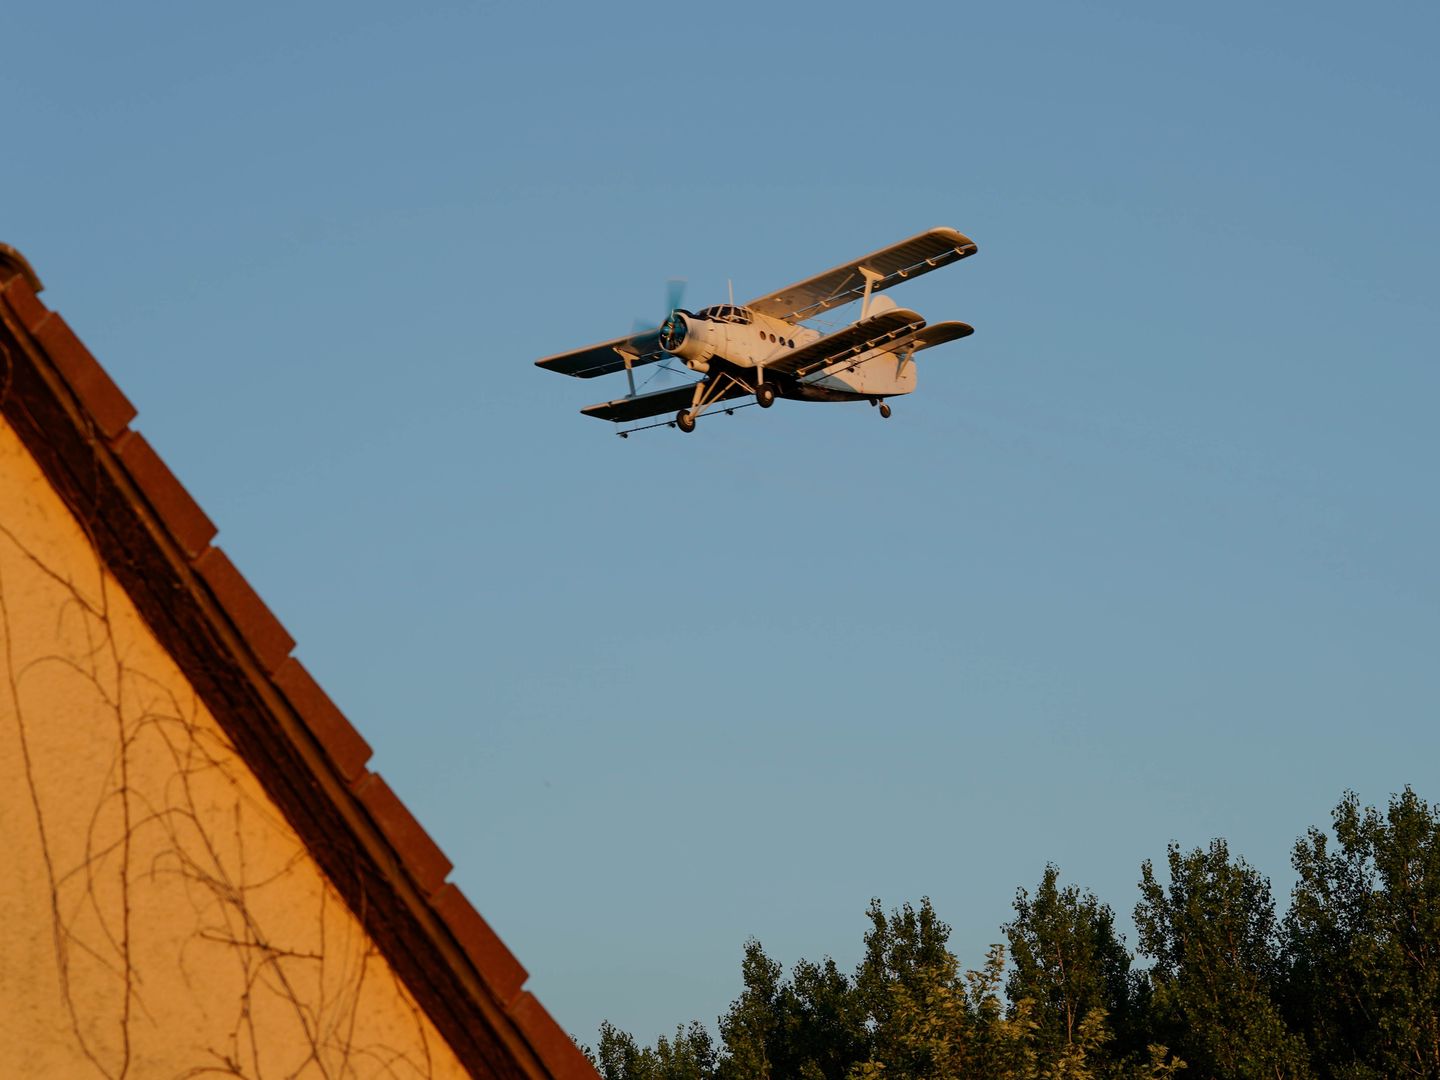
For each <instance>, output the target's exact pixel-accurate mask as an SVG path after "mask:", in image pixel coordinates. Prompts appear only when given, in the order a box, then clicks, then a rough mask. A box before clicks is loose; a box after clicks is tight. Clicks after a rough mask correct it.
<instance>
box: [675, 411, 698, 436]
mask: <svg viewBox="0 0 1440 1080" xmlns="http://www.w3.org/2000/svg"><path fill="white" fill-rule="evenodd" d="M675 426H676V427H678V428H679V429H680V430H681V431H686V432H689V431H694V430H695V417H693V416H691V415H690V413H689V412H688V411H687V410H685V409H681V410H680V411H679V412H677V413H676V414H675Z"/></svg>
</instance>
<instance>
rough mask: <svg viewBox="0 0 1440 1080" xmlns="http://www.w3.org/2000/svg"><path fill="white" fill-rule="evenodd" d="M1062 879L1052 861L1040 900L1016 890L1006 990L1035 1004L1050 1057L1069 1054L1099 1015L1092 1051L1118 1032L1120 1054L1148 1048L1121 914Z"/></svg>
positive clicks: (1008, 929) (1090, 1034)
mask: <svg viewBox="0 0 1440 1080" xmlns="http://www.w3.org/2000/svg"><path fill="white" fill-rule="evenodd" d="M1059 877H1060V872H1059V870H1057V869H1056V868H1055V866H1054V865H1048V866H1046V867H1045V874H1044V876H1043V877H1042V878H1041V879H1040V886H1039V888H1037V889H1036V890H1035V897H1034V899H1033V900H1032V899H1031V897H1030V895H1029V894H1028V893H1027V892H1026V891H1025V890H1024V889H1019V890H1017V892H1016V894H1015V919H1014V920H1013V921H1012V922H1009V923H1006V924H1005V926H1004V927H1003V929H1004V931H1005V936H1006V937H1007V938H1008V939H1009V941H1010V955H1011V957H1012V958H1013V962H1014V967H1013V968H1012V969H1011V972H1010V977H1009V979H1008V980H1007V982H1006V985H1005V991H1006V994H1007V995H1008V996H1009V998H1010V1000H1011V1002H1014V1003H1018V1002H1021V1001H1026V1000H1028V1001H1030V1002H1032V1003H1033V1007H1034V1012H1033V1018H1034V1023H1035V1038H1036V1043H1037V1045H1038V1048H1039V1050H1040V1053H1041V1056H1042V1059H1043V1060H1045V1061H1058V1060H1059V1059H1060V1057H1061V1056H1062V1055H1063V1054H1066V1053H1069V1052H1070V1051H1071V1049H1072V1048H1073V1047H1075V1046H1076V1044H1077V1042H1079V1041H1080V1039H1081V1032H1082V1028H1084V1026H1085V1021H1086V1018H1087V1017H1089V1016H1091V1015H1094V1014H1098V1015H1099V1019H1098V1020H1097V1021H1096V1022H1095V1023H1092V1024H1091V1025H1090V1027H1089V1029H1088V1031H1087V1033H1086V1036H1087V1038H1088V1039H1089V1041H1090V1049H1089V1051H1087V1052H1088V1053H1090V1054H1091V1055H1093V1054H1094V1053H1095V1052H1096V1049H1097V1048H1098V1046H1100V1045H1104V1044H1105V1043H1108V1042H1110V1035H1111V1033H1112V1032H1114V1033H1118V1035H1119V1036H1120V1046H1119V1047H1117V1048H1116V1049H1117V1050H1118V1051H1119V1052H1120V1053H1122V1054H1123V1053H1124V1052H1126V1051H1128V1050H1140V1049H1143V1047H1144V1039H1143V1037H1142V1036H1143V1033H1142V1032H1139V1031H1138V1030H1137V1028H1138V1025H1137V1023H1136V1022H1135V1017H1134V1015H1133V1013H1134V1009H1133V1004H1134V997H1135V994H1134V990H1133V983H1134V980H1133V979H1132V978H1131V974H1130V953H1129V951H1128V950H1127V949H1126V948H1125V945H1124V943H1123V942H1122V941H1121V939H1120V937H1119V935H1117V934H1116V932H1115V915H1114V912H1113V911H1111V909H1110V907H1109V906H1108V905H1106V904H1101V903H1100V901H1099V900H1097V899H1096V898H1095V895H1094V894H1093V893H1090V892H1085V893H1081V892H1080V890H1079V889H1078V888H1076V887H1075V886H1073V885H1068V886H1066V887H1065V888H1063V889H1062V888H1060V887H1059V884H1058V883H1059ZM1102 1036H1103V1038H1102ZM1096 1040H1099V1041H1098V1042H1097V1041H1096ZM1108 1054H1109V1051H1106V1055H1107V1056H1108Z"/></svg>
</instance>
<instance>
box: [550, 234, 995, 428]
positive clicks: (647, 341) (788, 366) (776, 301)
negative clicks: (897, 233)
mask: <svg viewBox="0 0 1440 1080" xmlns="http://www.w3.org/2000/svg"><path fill="white" fill-rule="evenodd" d="M977 250H979V249H978V248H977V247H976V245H975V242H974V241H973V240H971V239H970V238H969V237H967V236H963V235H961V234H960V233H958V232H956V231H955V230H954V229H946V228H940V229H931V230H929V231H928V232H923V233H920V234H919V235H918V236H912V237H910V238H909V239H908V240H902V241H900V242H899V243H898V244H892V245H890V246H889V247H886V248H881V249H880V250H879V251H876V252H872V253H871V254H869V255H866V256H863V257H862V258H859V259H855V260H853V261H851V262H847V263H843V264H841V265H840V266H837V267H835V268H834V269H832V270H827V271H825V272H824V273H823V274H817V275H815V276H814V277H810V278H806V279H805V280H804V281H797V282H796V283H795V284H793V285H787V286H785V288H783V289H777V290H776V291H775V292H771V293H766V294H765V295H764V296H761V297H757V298H756V299H754V300H751V301H750V302H749V303H748V304H736V303H734V301H733V297H732V299H731V303H728V304H717V305H715V306H713V307H707V308H702V309H701V310H700V311H695V312H691V311H686V310H685V309H683V308H681V307H679V305H678V298H674V299H673V301H672V303H671V304H670V308H671V310H670V312H669V314H668V315H667V316H666V318H665V321H664V322H663V323H662V324H661V325H660V326H659V327H658V328H655V329H651V330H641V331H637V332H636V333H634V334H631V335H629V336H628V337H618V338H612V339H611V340H610V341H602V342H600V343H599V344H598V345H589V346H587V347H585V348H583V349H576V350H574V351H572V352H565V353H558V354H557V355H555V356H547V357H545V358H544V359H543V360H537V361H535V365H536V367H540V368H544V369H545V370H546V371H556V372H559V373H560V374H562V375H573V376H575V377H576V378H580V379H592V378H595V377H596V376H599V375H608V374H612V373H614V372H617V371H624V372H625V376H626V378H627V379H628V380H629V384H630V392H629V394H627V395H626V396H625V397H622V398H616V399H615V400H613V401H603V402H600V403H599V404H596V405H587V406H586V407H585V408H583V409H581V410H580V411H581V413H583V414H584V415H586V416H594V417H596V418H598V419H601V420H610V421H613V422H614V423H617V424H619V423H628V422H631V421H636V420H644V419H648V418H650V417H653V416H660V415H663V414H665V413H668V412H670V411H671V410H672V409H673V410H678V411H677V412H676V413H675V417H674V419H673V420H667V421H664V422H662V423H657V424H651V425H648V426H649V427H664V426H669V427H676V428H679V429H680V430H681V431H684V432H691V431H694V430H695V422H696V420H697V419H698V418H699V417H700V415H701V414H702V413H704V412H705V411H706V410H707V409H709V408H711V407H712V406H720V407H722V408H725V411H726V412H733V411H734V409H735V408H743V407H744V406H731V407H725V406H724V404H723V403H725V402H728V401H733V400H735V399H737V398H741V397H753V398H754V399H755V400H754V402H753V404H756V405H759V406H760V407H761V408H763V409H768V408H770V406H771V405H773V404H774V403H775V399H776V398H792V399H795V400H797V401H868V402H870V404H871V405H872V406H879V410H880V415H881V416H882V417H883V418H885V419H889V417H890V412H891V409H890V405H889V403H888V402H887V401H886V399H887V398H891V397H896V396H898V395H900V394H908V393H910V392H911V391H913V390H914V389H915V354H916V353H918V352H920V351H921V350H922V349H929V348H932V347H934V346H936V345H941V344H944V343H945V342H947V341H955V340H957V339H959V338H963V337H969V336H970V335H971V334H973V333H974V332H975V328H974V327H972V326H970V325H969V324H967V323H963V322H941V323H935V324H934V325H927V324H926V322H925V320H924V319H923V318H921V317H920V315H918V314H917V313H915V312H914V311H911V310H909V309H908V308H902V307H900V306H898V305H897V304H896V303H895V302H894V301H893V300H891V299H890V298H889V297H888V296H881V295H879V294H880V293H881V292H882V291H883V290H885V289H888V288H890V287H891V286H893V285H898V284H900V283H901V282H903V281H908V280H910V279H912V278H915V277H918V276H919V275H920V274H926V273H929V272H930V271H931V270H935V269H938V268H939V267H942V266H948V265H950V264H951V263H953V262H958V261H959V260H961V259H964V258H966V257H967V256H970V255H974V254H975V252H976V251H977ZM856 300H859V301H860V315H859V318H858V319H856V321H855V322H853V323H851V324H849V325H848V326H846V327H844V328H843V329H840V330H837V331H835V332H834V333H828V334H827V333H823V332H822V331H820V330H818V329H815V328H813V327H810V326H806V325H805V324H806V323H807V322H808V321H810V320H812V319H814V318H815V317H816V316H818V315H821V314H823V313H825V312H827V311H830V310H831V309H833V308H838V307H841V306H843V305H845V304H849V303H852V302H854V301H856ZM671 358H674V359H678V360H680V361H681V362H682V363H683V364H684V365H685V367H686V368H688V369H690V370H691V371H694V372H697V373H698V374H700V375H701V376H702V378H701V379H700V380H699V381H698V382H693V383H687V384H686V385H684V386H676V387H671V388H667V389H664V390H655V391H652V392H650V393H644V394H641V393H637V392H636V389H635V369H636V368H637V367H641V366H642V365H645V364H657V363H661V362H662V361H667V360H670V359H671ZM633 430H641V429H640V428H632V429H629V430H627V431H621V432H619V433H618V434H619V435H620V436H621V437H622V438H624V437H626V436H627V435H629V434H630V431H633Z"/></svg>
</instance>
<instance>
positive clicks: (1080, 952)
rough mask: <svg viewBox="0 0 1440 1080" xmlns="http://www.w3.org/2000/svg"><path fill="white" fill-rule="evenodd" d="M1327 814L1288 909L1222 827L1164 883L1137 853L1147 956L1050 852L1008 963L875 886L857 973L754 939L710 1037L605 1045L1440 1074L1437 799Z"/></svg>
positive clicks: (1294, 1072) (661, 1065)
mask: <svg viewBox="0 0 1440 1080" xmlns="http://www.w3.org/2000/svg"><path fill="white" fill-rule="evenodd" d="M1332 824H1333V834H1334V835H1333V840H1332V837H1331V835H1330V834H1328V833H1326V832H1324V831H1321V830H1318V829H1312V830H1310V831H1309V832H1308V833H1307V834H1306V836H1305V837H1303V838H1302V839H1301V840H1300V841H1299V842H1298V843H1297V844H1296V846H1295V852H1294V856H1293V862H1294V866H1295V870H1296V872H1297V874H1298V883H1297V885H1296V887H1295V893H1294V897H1293V901H1292V904H1291V907H1290V910H1289V912H1288V913H1287V914H1286V915H1285V917H1284V919H1283V920H1280V919H1278V918H1277V916H1276V910H1275V903H1274V900H1273V898H1272V895H1271V891H1270V883H1269V881H1268V879H1266V878H1265V877H1264V876H1263V875H1261V874H1260V873H1259V872H1258V871H1257V870H1255V869H1254V868H1253V867H1251V866H1250V865H1249V864H1248V863H1246V862H1245V860H1244V859H1240V858H1232V857H1231V855H1230V851H1229V848H1228V846H1227V845H1226V843H1225V842H1224V841H1223V840H1215V841H1212V842H1211V843H1210V844H1209V845H1208V847H1205V848H1195V849H1193V850H1189V851H1186V850H1182V849H1181V848H1180V847H1179V846H1178V845H1175V844H1172V845H1171V846H1170V847H1169V849H1168V851H1167V853H1166V856H1167V857H1166V866H1165V870H1166V873H1165V874H1164V876H1163V880H1162V876H1161V875H1158V874H1157V872H1156V869H1155V867H1154V865H1153V864H1152V863H1151V862H1150V861H1148V860H1147V861H1145V862H1144V863H1143V864H1142V866H1141V880H1140V902H1139V904H1138V905H1137V907H1136V909H1135V924H1136V928H1137V929H1138V931H1139V942H1138V945H1139V949H1138V951H1139V954H1140V955H1141V956H1144V957H1146V958H1148V959H1149V960H1150V961H1151V966H1150V967H1149V969H1148V970H1145V971H1140V970H1137V969H1136V968H1135V966H1134V957H1132V955H1131V954H1130V952H1129V951H1128V950H1127V949H1126V947H1125V943H1124V941H1123V939H1122V938H1121V937H1120V935H1119V934H1118V933H1117V932H1116V929H1115V918H1114V913H1113V911H1112V909H1111V908H1110V907H1109V905H1107V904H1103V903H1101V902H1100V900H1099V899H1098V898H1097V897H1096V896H1095V895H1094V894H1093V893H1090V892H1088V891H1083V890H1081V889H1079V888H1078V887H1076V886H1073V885H1066V886H1064V887H1062V886H1061V885H1060V872H1059V870H1058V869H1057V868H1056V867H1055V866H1053V865H1049V866H1046V867H1045V870H1044V873H1043V875H1042V877H1041V879H1040V884H1039V886H1038V887H1037V888H1036V890H1035V892H1034V894H1033V896H1032V895H1031V894H1030V893H1028V892H1027V891H1025V890H1024V889H1021V890H1018V891H1017V893H1016V896H1015V901H1014V908H1015V917H1014V919H1013V920H1011V921H1010V922H1008V923H1006V924H1005V925H1004V926H1003V927H1002V928H1001V929H1002V931H1003V933H1004V935H1005V938H1006V940H1007V941H1008V943H1009V953H1010V962H1009V965H1008V966H1007V961H1006V949H1005V948H1004V947H1003V946H1001V945H998V944H997V945H994V946H992V947H991V949H990V951H989V954H988V955H987V957H986V959H985V962H984V963H983V964H982V965H981V967H980V968H979V969H978V970H974V971H963V970H962V969H961V965H960V961H959V959H958V958H957V957H956V956H955V955H954V953H952V952H951V951H950V948H949V938H950V928H949V927H948V926H947V925H946V924H945V923H944V922H943V921H942V920H941V919H940V917H939V915H938V914H937V913H936V911H935V909H934V907H933V906H932V905H931V903H930V901H929V900H928V899H923V900H922V901H921V902H920V905H919V907H918V908H917V907H913V906H912V905H910V904H904V905H902V906H901V907H899V908H897V909H894V910H891V911H888V912H887V911H886V909H885V908H884V907H883V906H882V905H881V903H880V901H878V900H873V901H871V903H870V907H869V909H868V911H867V912H866V919H867V923H868V926H867V929H866V931H865V938H864V944H865V951H864V956H863V958H862V959H861V961H860V963H859V965H858V966H857V968H856V970H855V972H854V974H853V975H847V974H846V973H845V972H843V971H841V970H839V968H838V967H837V966H836V964H835V962H834V961H833V960H831V959H829V958H828V957H827V958H825V959H824V960H822V961H821V962H819V963H813V962H811V961H807V960H801V961H800V962H799V963H797V964H796V965H795V967H794V968H793V969H792V970H791V972H790V974H789V975H788V976H787V975H786V974H785V971H784V969H783V968H782V967H781V965H780V964H779V963H778V962H777V961H775V960H773V959H771V958H770V957H769V956H767V955H766V953H765V950H764V949H763V948H761V946H760V943H759V942H758V941H753V940H752V941H750V942H747V943H746V945H745V948H744V955H743V958H742V961H741V977H742V983H743V986H742V989H741V992H740V995H739V996H738V997H737V998H736V999H735V1001H734V1002H733V1003H732V1004H731V1006H730V1008H729V1010H728V1011H727V1012H726V1013H725V1015H724V1016H722V1017H721V1018H720V1021H719V1042H718V1045H717V1044H716V1043H715V1042H713V1041H712V1040H711V1037H710V1035H709V1033H708V1031H707V1030H706V1028H705V1027H704V1026H703V1025H702V1024H700V1023H698V1022H697V1023H692V1024H690V1025H689V1026H682V1027H680V1028H677V1029H676V1031H675V1034H674V1036H673V1037H671V1038H661V1039H659V1040H657V1042H656V1044H655V1046H653V1047H641V1046H639V1045H637V1044H636V1042H635V1040H634V1039H633V1038H632V1037H631V1036H630V1035H628V1034H627V1033H625V1032H623V1031H620V1030H618V1029H617V1028H615V1027H613V1026H612V1025H610V1024H608V1023H607V1024H604V1025H602V1027H601V1031H600V1043H599V1049H598V1052H597V1053H596V1054H595V1056H594V1060H595V1062H596V1066H597V1069H598V1070H599V1072H600V1074H601V1075H602V1076H603V1077H604V1078H605V1080H982V1078H983V1080H1174V1077H1176V1075H1177V1074H1180V1073H1182V1071H1183V1072H1184V1075H1193V1076H1196V1077H1197V1078H1204V1080H1211V1078H1214V1080H1230V1078H1235V1080H1242V1078H1243V1080H1250V1078H1252V1077H1253V1078H1262V1077H1263V1078H1266V1080H1303V1078H1308V1077H1324V1078H1327V1080H1329V1078H1334V1080H1374V1078H1380V1077H1426V1078H1430V1080H1440V808H1432V807H1431V806H1429V805H1428V804H1426V803H1425V802H1423V801H1422V800H1420V799H1419V798H1418V797H1417V796H1416V795H1415V794H1414V792H1412V791H1411V790H1410V789H1409V788H1406V789H1405V791H1404V792H1403V793H1402V794H1401V795H1398V796H1396V797H1394V798H1392V799H1391V801H1390V805H1389V807H1388V810H1387V811H1386V812H1384V813H1381V812H1380V811H1378V810H1376V809H1374V808H1362V807H1361V806H1360V804H1359V801H1358V799H1356V797H1355V796H1354V795H1353V794H1350V795H1346V796H1345V798H1344V799H1343V800H1342V802H1341V803H1340V805H1339V806H1338V807H1337V808H1336V809H1335V812H1334V815H1333V819H1332ZM1172 1050H1173V1052H1172ZM1187 1063H1188V1065H1187Z"/></svg>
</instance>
